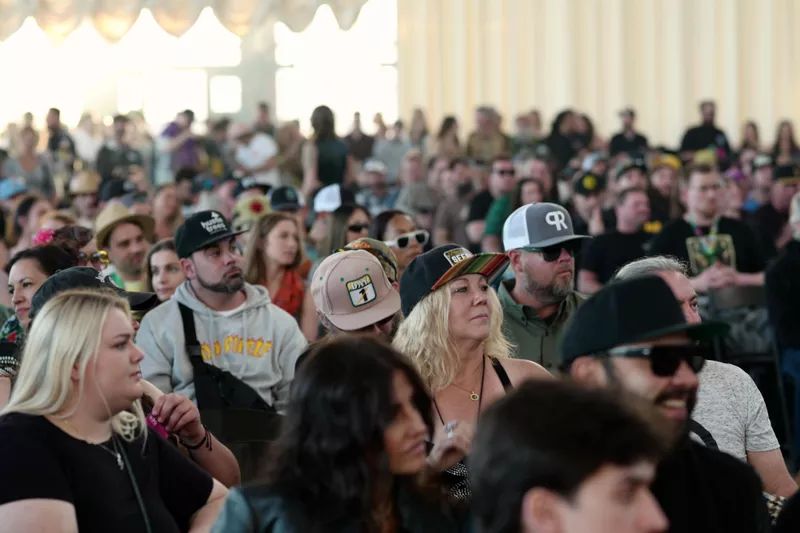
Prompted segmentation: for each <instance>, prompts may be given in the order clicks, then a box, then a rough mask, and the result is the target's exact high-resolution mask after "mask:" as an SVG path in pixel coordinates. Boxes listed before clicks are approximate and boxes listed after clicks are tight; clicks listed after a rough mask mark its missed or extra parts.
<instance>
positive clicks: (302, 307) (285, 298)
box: [244, 213, 318, 342]
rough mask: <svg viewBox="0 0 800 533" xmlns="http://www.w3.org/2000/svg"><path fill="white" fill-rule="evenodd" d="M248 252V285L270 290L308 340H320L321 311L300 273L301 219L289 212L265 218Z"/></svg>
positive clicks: (257, 226)
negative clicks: (299, 223)
mask: <svg viewBox="0 0 800 533" xmlns="http://www.w3.org/2000/svg"><path fill="white" fill-rule="evenodd" d="M245 250H246V252H245V255H244V272H245V278H246V279H247V282H248V283H250V284H252V285H261V286H262V287H264V288H266V289H267V291H268V292H269V296H270V299H272V303H274V304H275V305H277V306H278V307H280V308H281V309H283V310H284V311H286V312H287V313H289V314H290V315H292V317H293V318H294V319H295V320H297V323H298V324H299V325H300V329H301V330H302V331H303V334H304V335H305V337H306V339H308V341H309V342H313V341H314V340H316V338H317V329H318V324H317V311H316V308H315V307H314V300H313V299H312V298H311V291H309V290H308V286H307V285H306V280H305V279H303V276H301V275H300V273H299V272H298V268H299V267H300V265H301V264H302V263H303V259H304V255H303V245H302V242H301V240H300V228H299V227H298V225H297V218H296V217H294V216H292V215H288V214H285V213H270V214H269V215H267V216H265V217H263V218H261V219H260V220H258V222H256V223H255V225H254V226H253V227H252V228H251V230H250V236H249V237H248V239H247V245H246V246H245Z"/></svg>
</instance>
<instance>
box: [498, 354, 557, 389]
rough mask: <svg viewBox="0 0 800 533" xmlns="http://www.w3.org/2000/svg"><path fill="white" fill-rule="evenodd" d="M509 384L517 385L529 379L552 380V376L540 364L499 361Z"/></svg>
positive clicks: (515, 360)
mask: <svg viewBox="0 0 800 533" xmlns="http://www.w3.org/2000/svg"><path fill="white" fill-rule="evenodd" d="M500 364H501V365H503V368H504V369H505V371H506V373H507V374H508V377H509V379H510V380H511V383H513V384H514V385H519V384H520V383H523V382H525V381H528V380H530V379H553V375H552V374H551V373H550V372H548V371H547V370H545V369H544V367H543V366H542V365H540V364H537V363H534V362H533V361H526V360H524V359H501V360H500Z"/></svg>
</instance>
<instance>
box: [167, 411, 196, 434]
mask: <svg viewBox="0 0 800 533" xmlns="http://www.w3.org/2000/svg"><path fill="white" fill-rule="evenodd" d="M199 421H200V413H199V412H197V410H196V409H189V410H188V411H186V413H184V414H183V416H182V417H180V419H179V420H178V421H177V422H176V423H175V426H174V427H173V429H172V430H171V431H172V432H174V433H180V432H181V430H183V429H184V428H186V427H188V426H189V425H191V424H194V423H197V422H199Z"/></svg>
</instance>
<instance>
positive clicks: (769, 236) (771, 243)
mask: <svg viewBox="0 0 800 533" xmlns="http://www.w3.org/2000/svg"><path fill="white" fill-rule="evenodd" d="M787 222H789V213H779V212H778V210H777V209H775V208H774V207H772V204H764V205H762V206H761V207H759V208H758V209H757V210H756V212H755V213H753V215H752V216H751V218H750V224H751V225H752V226H753V230H755V232H756V235H757V236H758V240H759V241H760V242H761V246H762V247H763V249H764V253H765V254H766V256H767V259H772V258H773V257H775V256H776V255H778V249H777V248H776V247H775V241H776V240H778V236H779V235H780V234H781V232H782V231H783V228H784V226H786V223H787Z"/></svg>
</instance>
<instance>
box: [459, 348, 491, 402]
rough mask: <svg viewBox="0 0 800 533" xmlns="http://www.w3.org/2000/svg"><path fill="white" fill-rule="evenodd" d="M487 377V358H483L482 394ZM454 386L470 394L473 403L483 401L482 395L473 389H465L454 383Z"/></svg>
mask: <svg viewBox="0 0 800 533" xmlns="http://www.w3.org/2000/svg"><path fill="white" fill-rule="evenodd" d="M485 377H486V357H484V358H483V367H482V369H481V394H482V393H483V380H484V378H485ZM453 386H455V387H456V388H458V389H461V390H463V391H464V392H468V393H469V399H470V400H472V401H473V402H477V401H478V400H480V399H481V394H479V393H477V392H475V391H474V390H472V389H465V388H464V387H462V386H461V385H459V384H458V383H453Z"/></svg>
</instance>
